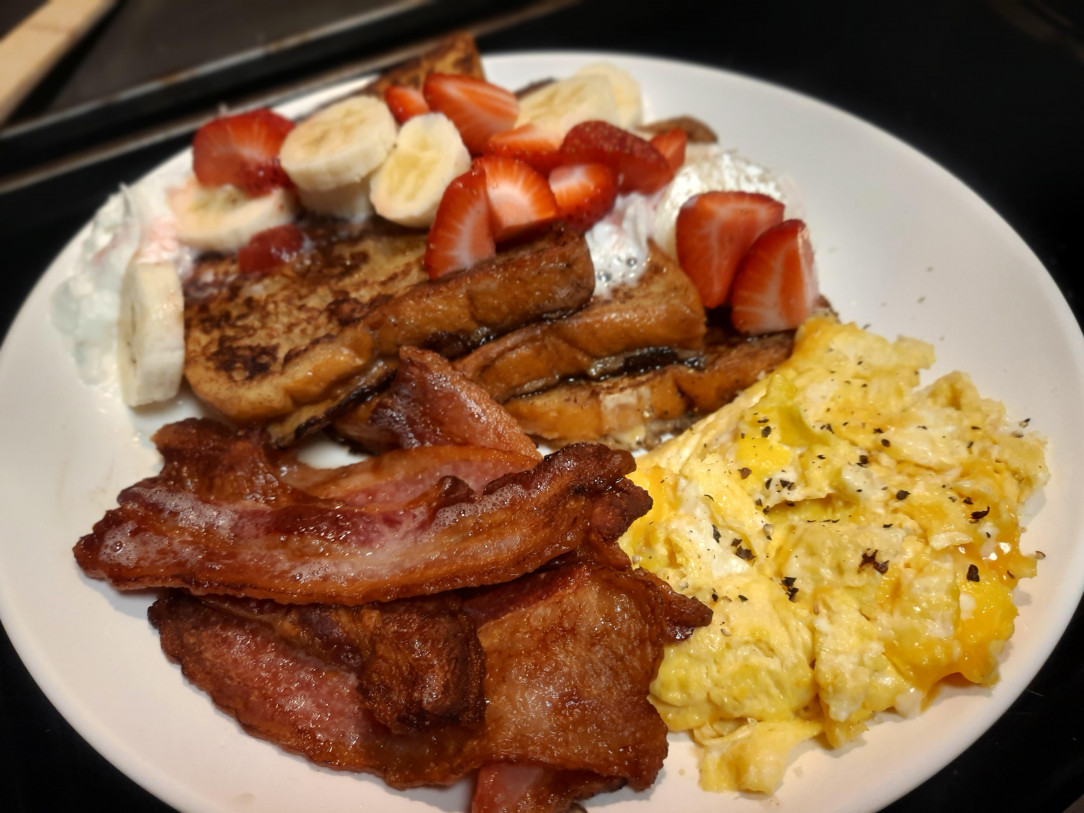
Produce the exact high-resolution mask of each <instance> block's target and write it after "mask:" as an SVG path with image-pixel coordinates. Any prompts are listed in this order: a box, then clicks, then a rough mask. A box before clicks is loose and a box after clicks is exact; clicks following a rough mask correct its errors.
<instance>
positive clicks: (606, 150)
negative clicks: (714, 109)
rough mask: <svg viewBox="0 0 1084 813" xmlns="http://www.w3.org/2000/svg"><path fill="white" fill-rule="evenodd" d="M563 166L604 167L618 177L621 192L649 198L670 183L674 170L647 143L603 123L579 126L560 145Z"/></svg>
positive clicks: (570, 131) (662, 156) (593, 122)
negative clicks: (644, 195)
mask: <svg viewBox="0 0 1084 813" xmlns="http://www.w3.org/2000/svg"><path fill="white" fill-rule="evenodd" d="M561 155H562V163H564V164H605V165H606V166H608V167H609V168H610V169H612V170H613V171H614V173H615V174H616V175H617V191H618V192H644V193H646V194H650V193H651V192H655V191H657V190H659V189H661V188H662V187H663V186H665V185H666V184H668V183H670V179H671V178H673V177H674V170H673V169H671V167H670V164H669V163H668V162H667V160H666V156H664V155H663V154H662V153H661V152H659V151H658V150H657V149H656V148H655V147H653V146H651V144H650V143H649V142H648V141H645V140H644V139H642V138H640V137H639V136H637V135H633V134H632V133H630V132H628V131H627V130H622V129H621V128H620V127H615V126H614V125H612V124H609V123H607V122H604V121H585V122H581V123H580V124H577V125H576V126H575V127H573V128H572V129H571V130H569V131H568V134H567V135H566V136H565V139H564V141H563V142H561Z"/></svg>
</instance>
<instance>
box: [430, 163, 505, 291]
mask: <svg viewBox="0 0 1084 813" xmlns="http://www.w3.org/2000/svg"><path fill="white" fill-rule="evenodd" d="M496 253H497V248H496V245H495V244H494V242H493V230H492V228H491V227H490V221H489V196H488V195H487V193H486V173H485V170H483V169H482V168H481V167H471V169H469V170H467V171H466V172H464V173H463V174H462V175H460V176H459V177H458V178H456V179H455V180H453V181H452V182H451V183H450V184H448V188H447V189H445V190H444V196H443V197H442V198H441V199H440V205H439V206H437V214H436V216H435V217H434V219H433V225H432V227H431V228H430V229H429V240H428V242H427V244H426V247H425V270H426V271H428V272H429V276H430V278H431V279H436V278H437V277H442V276H444V275H445V274H450V273H451V272H452V271H458V270H459V269H460V268H467V267H469V266H472V265H474V264H475V263H476V262H479V261H481V260H484V259H487V258H488V257H492V256H493V255H494V254H496Z"/></svg>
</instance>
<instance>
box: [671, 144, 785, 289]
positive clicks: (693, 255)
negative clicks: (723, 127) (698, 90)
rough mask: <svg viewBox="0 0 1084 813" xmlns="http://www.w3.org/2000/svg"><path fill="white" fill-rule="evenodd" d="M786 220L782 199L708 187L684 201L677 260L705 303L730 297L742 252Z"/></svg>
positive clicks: (679, 214)
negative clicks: (711, 189)
mask: <svg viewBox="0 0 1084 813" xmlns="http://www.w3.org/2000/svg"><path fill="white" fill-rule="evenodd" d="M671 132H680V131H671ZM782 221H783V204H782V203H780V202H779V201H777V200H774V199H773V198H770V197H768V196H767V195H760V194H756V193H752V192H705V193H703V194H700V195H694V196H693V197H691V198H689V200H688V201H686V202H685V204H684V205H683V206H682V207H681V209H680V210H679V211H678V216H677V224H676V226H675V241H676V244H677V256H678V262H679V263H680V264H681V267H682V269H684V271H685V273H686V274H688V275H689V279H691V280H692V281H693V284H694V285H695V286H696V289H697V291H699V292H700V300H701V301H702V302H703V303H704V306H705V307H707V308H714V307H718V306H719V305H722V304H723V303H724V302H726V300H727V295H728V294H729V293H730V286H731V283H732V282H733V281H734V274H735V273H736V272H737V270H738V265H739V263H741V260H742V257H744V256H745V253H746V252H747V251H748V250H749V247H750V246H752V245H753V242H754V241H755V240H756V239H757V237H759V236H760V235H761V234H763V233H764V232H765V231H766V230H767V229H769V228H771V227H772V226H775V225H777V224H779V223H781V222H782Z"/></svg>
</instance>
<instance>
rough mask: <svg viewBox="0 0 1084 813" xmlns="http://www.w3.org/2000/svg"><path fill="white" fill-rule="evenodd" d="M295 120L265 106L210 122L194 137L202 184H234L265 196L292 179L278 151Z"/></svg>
mask: <svg viewBox="0 0 1084 813" xmlns="http://www.w3.org/2000/svg"><path fill="white" fill-rule="evenodd" d="M293 127H294V123H293V122H292V121H290V120H289V119H287V118H284V117H283V116H280V115H278V114H277V113H274V112H272V111H271V110H268V109H266V108H260V109H258V110H252V111H249V112H247V113H238V114H237V115H233V116H223V117H221V118H217V119H214V120H213V121H209V122H207V124H205V125H203V126H202V127H200V129H199V130H197V131H196V136H195V138H194V139H193V140H192V169H193V171H194V172H195V174H196V179H197V180H198V181H199V182H200V183H201V184H202V185H203V186H212V187H213V186H224V185H226V184H232V185H233V186H236V187H239V188H240V189H242V190H243V191H244V192H245V193H246V194H249V195H252V196H254V197H255V196H259V195H266V194H267V193H268V192H270V191H271V190H272V189H274V188H276V187H280V186H285V187H288V186H290V179H289V178H288V177H287V175H286V173H285V172H284V171H283V169H282V167H281V166H280V165H279V160H278V154H279V149H280V148H281V147H282V142H283V141H284V140H285V139H286V135H287V134H288V133H289V132H290V130H292V129H293Z"/></svg>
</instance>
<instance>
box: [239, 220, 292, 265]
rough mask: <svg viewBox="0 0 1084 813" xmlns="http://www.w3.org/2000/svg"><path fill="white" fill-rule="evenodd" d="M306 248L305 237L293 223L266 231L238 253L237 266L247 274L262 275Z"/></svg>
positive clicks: (257, 234) (252, 238) (256, 236)
mask: <svg viewBox="0 0 1084 813" xmlns="http://www.w3.org/2000/svg"><path fill="white" fill-rule="evenodd" d="M304 246H305V235H304V233H302V231H301V229H299V228H298V227H297V226H295V225H294V224H293V223H287V224H286V225H284V226H276V227H275V228H273V229H264V230H263V231H261V232H258V233H256V234H254V235H252V237H251V238H250V239H249V241H248V244H247V245H246V246H245V247H244V248H242V249H241V250H240V251H238V252H237V266H238V268H239V269H240V270H241V271H242V272H243V273H246V274H262V273H263V272H265V271H270V270H271V269H272V268H274V267H275V266H277V265H282V264H283V263H285V262H289V261H290V260H292V259H293V258H294V257H296V256H297V255H298V254H299V253H300V252H301V249H302V248H304Z"/></svg>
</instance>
